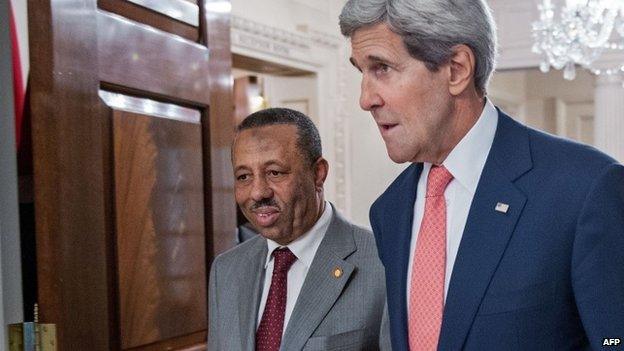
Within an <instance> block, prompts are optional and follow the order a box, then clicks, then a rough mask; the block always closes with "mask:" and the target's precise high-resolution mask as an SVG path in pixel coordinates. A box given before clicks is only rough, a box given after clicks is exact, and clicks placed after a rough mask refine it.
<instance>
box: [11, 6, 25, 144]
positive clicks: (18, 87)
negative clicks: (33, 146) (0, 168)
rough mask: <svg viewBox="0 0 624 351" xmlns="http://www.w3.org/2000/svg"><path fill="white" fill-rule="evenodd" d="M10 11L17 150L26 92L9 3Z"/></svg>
mask: <svg viewBox="0 0 624 351" xmlns="http://www.w3.org/2000/svg"><path fill="white" fill-rule="evenodd" d="M9 11H10V15H9V16H10V24H9V25H10V31H11V47H12V48H13V53H12V61H13V100H14V103H15V144H16V148H17V149H18V150H19V148H20V141H21V135H22V133H21V132H22V122H23V119H24V98H25V95H26V90H25V89H24V78H23V77H22V63H21V61H20V52H19V45H18V39H17V28H16V26H15V17H14V15H13V6H12V5H11V3H10V2H9Z"/></svg>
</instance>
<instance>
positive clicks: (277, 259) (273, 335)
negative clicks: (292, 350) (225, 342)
mask: <svg viewBox="0 0 624 351" xmlns="http://www.w3.org/2000/svg"><path fill="white" fill-rule="evenodd" d="M273 259H274V262H273V276H272V277H271V287H270V288H269V295H268V297H267V301H266V305H265V306H264V312H263V313H262V319H261V320H260V325H259V326H258V330H257V331H256V351H278V350H279V348H280V344H281V342H282V332H283V330H284V315H285V314H286V285H287V279H288V270H289V269H290V266H292V264H293V263H295V261H296V260H297V256H295V255H294V254H293V253H292V252H290V250H289V249H288V248H281V249H276V250H275V251H273Z"/></svg>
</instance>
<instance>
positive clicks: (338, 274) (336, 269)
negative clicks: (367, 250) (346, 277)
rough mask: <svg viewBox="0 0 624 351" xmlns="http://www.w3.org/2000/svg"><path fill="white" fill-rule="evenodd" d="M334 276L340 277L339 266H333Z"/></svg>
mask: <svg viewBox="0 0 624 351" xmlns="http://www.w3.org/2000/svg"><path fill="white" fill-rule="evenodd" d="M334 277H335V278H340V277H342V269H341V268H340V267H336V268H334Z"/></svg>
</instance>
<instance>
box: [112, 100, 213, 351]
mask: <svg viewBox="0 0 624 351" xmlns="http://www.w3.org/2000/svg"><path fill="white" fill-rule="evenodd" d="M100 97H102V98H103V100H104V101H105V103H106V104H107V105H108V106H109V107H111V113H112V119H113V123H112V126H113V139H114V142H113V145H114V146H113V149H114V157H113V159H114V162H113V163H114V175H115V176H114V184H115V193H114V197H115V223H116V235H115V238H116V243H115V244H116V245H115V246H116V248H117V262H116V266H117V275H118V291H119V296H118V300H119V314H120V329H121V330H120V331H121V346H122V349H124V350H125V349H128V348H134V347H138V346H142V345H147V344H151V343H154V342H157V341H160V340H166V339H171V338H174V337H178V336H184V335H187V334H191V333H194V332H198V331H202V330H205V327H206V313H205V311H206V281H205V277H206V269H205V266H206V255H205V252H206V246H205V241H204V237H205V228H204V226H205V224H204V204H203V201H204V199H203V190H204V189H203V180H202V173H203V166H202V157H201V153H200V152H198V150H201V147H202V138H201V126H200V124H199V123H200V112H199V111H197V110H193V109H189V108H184V107H180V106H176V105H173V104H165V103H161V102H156V101H153V100H148V99H141V98H136V97H130V96H125V95H122V94H118V93H111V92H106V91H101V92H100ZM200 337H201V335H200ZM195 341H197V340H195ZM200 341H201V340H200Z"/></svg>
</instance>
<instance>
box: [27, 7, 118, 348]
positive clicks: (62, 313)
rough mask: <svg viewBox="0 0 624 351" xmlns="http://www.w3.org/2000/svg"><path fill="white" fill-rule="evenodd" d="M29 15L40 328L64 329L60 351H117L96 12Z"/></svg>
mask: <svg viewBox="0 0 624 351" xmlns="http://www.w3.org/2000/svg"><path fill="white" fill-rule="evenodd" d="M52 4H53V5H54V10H52V8H51V6H52ZM28 7H29V9H31V11H29V21H28V23H29V34H30V39H29V42H30V60H31V68H30V83H31V94H32V95H31V112H32V127H33V131H32V133H33V158H34V159H33V161H34V165H33V166H34V183H35V185H34V186H35V214H36V237H37V261H38V265H37V271H38V272H37V279H38V296H39V306H40V310H39V311H40V320H41V321H43V322H50V323H56V324H57V325H58V326H59V328H58V329H57V333H58V346H59V350H93V351H108V350H111V349H115V347H116V337H115V334H114V329H115V321H114V316H113V315H114V313H112V314H111V309H112V308H114V302H113V301H112V300H111V299H110V296H111V294H110V291H109V287H110V285H109V284H108V283H109V282H110V281H111V277H112V275H114V272H113V271H111V269H110V267H109V266H108V265H107V261H108V258H109V254H110V246H109V245H107V235H108V232H107V228H108V227H107V225H108V224H107V221H108V220H110V218H108V217H107V216H108V214H109V211H108V206H109V205H110V195H109V193H110V192H109V189H107V188H106V186H107V182H106V178H107V177H110V174H108V173H107V169H108V164H109V161H110V160H109V155H108V153H107V146H106V141H105V139H103V136H104V135H106V134H107V133H108V128H109V125H108V122H107V121H106V120H104V119H102V118H99V117H100V112H101V110H100V107H101V105H100V104H99V98H98V96H97V90H98V84H99V82H98V78H97V71H96V70H95V69H94V68H95V67H94V64H93V63H94V62H97V47H96V43H97V33H96V28H95V26H93V25H92V24H93V23H95V21H96V14H95V11H96V4H95V2H93V1H84V0H67V1H55V2H41V1H29V3H28ZM32 9H36V11H33V10H32ZM68 53H69V54H68Z"/></svg>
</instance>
